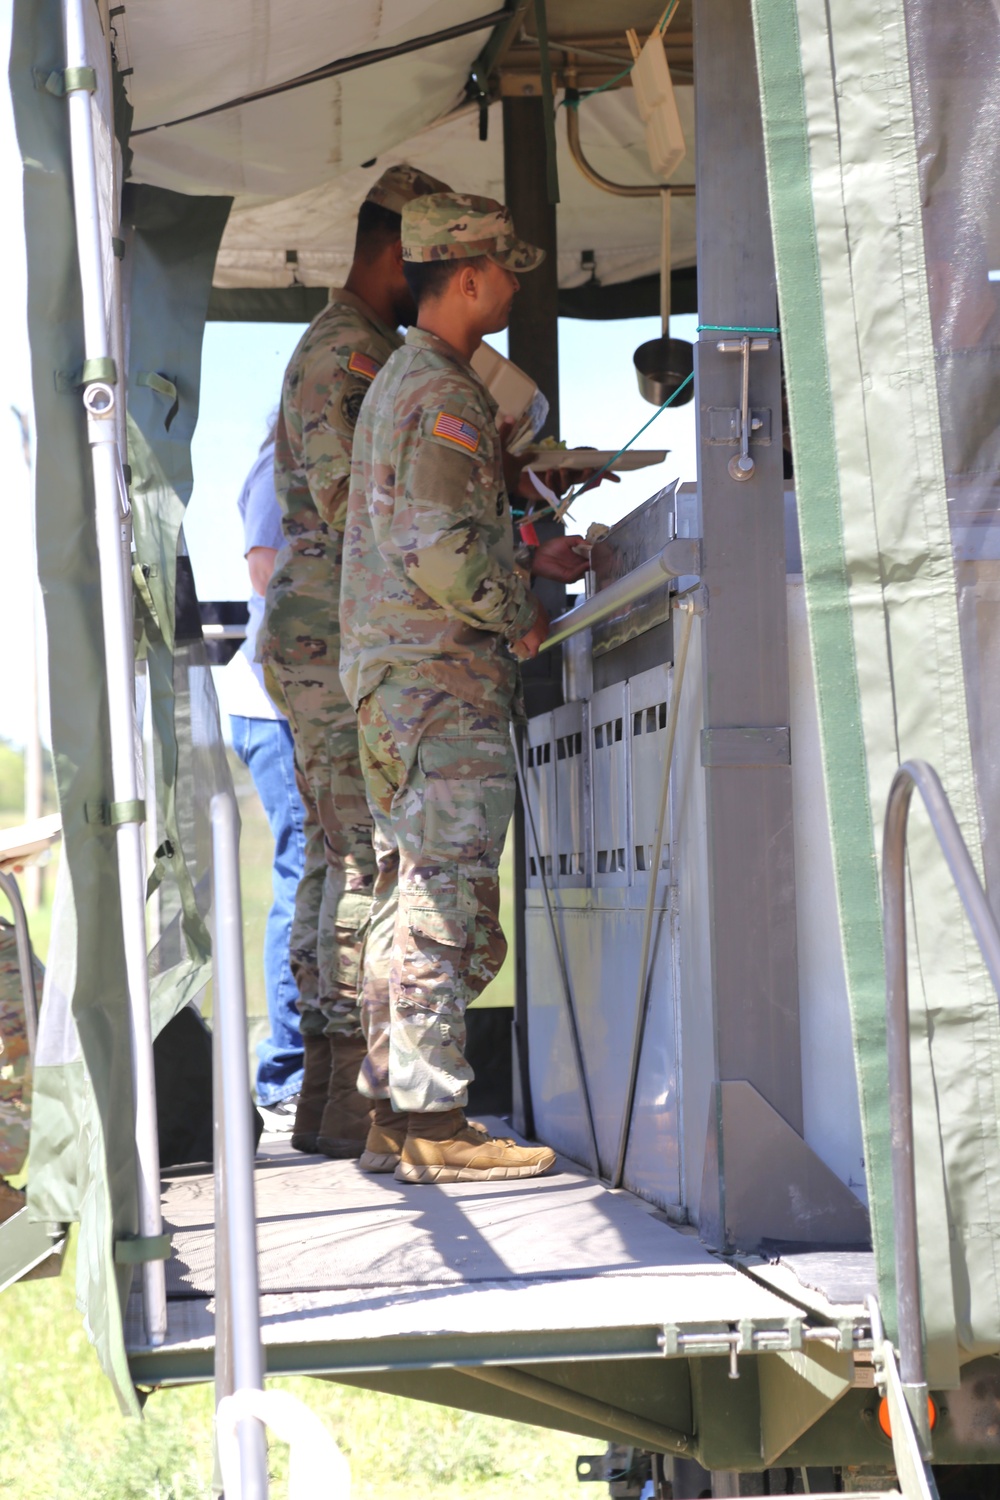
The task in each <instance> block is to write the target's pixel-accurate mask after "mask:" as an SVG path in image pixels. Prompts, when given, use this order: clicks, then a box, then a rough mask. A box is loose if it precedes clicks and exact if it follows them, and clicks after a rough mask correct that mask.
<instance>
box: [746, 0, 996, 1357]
mask: <svg viewBox="0 0 1000 1500" xmlns="http://www.w3.org/2000/svg"><path fill="white" fill-rule="evenodd" d="M988 8H989V7H983V9H984V10H986V9H988ZM924 9H926V8H925V7H922V6H921V5H920V4H917V3H913V4H909V5H904V4H903V3H902V0H880V3H877V4H875V5H870V6H865V5H857V4H853V3H847V4H843V5H839V6H836V7H834V8H833V9H832V10H831V9H830V7H828V6H826V5H824V4H823V3H822V0H815V3H814V0H755V5H754V13H755V25H756V39H757V61H758V68H759V72H760V82H761V94H762V103H763V115H764V130H765V143H766V152H767V164H768V184H769V193H770V204H771V214H772V222H773V232H774V242H775V251H776V261H777V275H778V289H779V303H780V309H781V324H782V334H783V344H784V352H785V360H786V369H787V374H788V388H789V408H790V417H791V432H792V440H793V447H794V454H795V474H796V490H797V496H798V507H799V523H800V527H801V536H802V555H803V565H804V576H805V588H806V599H807V607H808V612H809V627H810V638H811V645H812V653H813V659H814V664H815V670H816V681H817V692H818V699H819V711H820V722H821V733H822V740H823V755H824V773H825V780H826V792H827V799H828V804H829V812H830V824H831V830H832V838H833V848H834V861H835V867H836V873H837V888H838V900H839V906H840V921H841V931H842V938H843V949H844V957H845V967H846V972H847V979H848V989H849V994H850V1004H851V1013H852V1022H853V1029H854V1039H855V1051H856V1061H857V1071H858V1079H859V1088H860V1095H861V1102H862V1115H863V1126H864V1135H865V1147H866V1157H867V1162H866V1165H867V1173H868V1181H869V1190H870V1199H871V1208H872V1224H873V1232H874V1237H875V1246H876V1251H877V1257H878V1269H879V1287H880V1296H881V1301H882V1305H883V1310H884V1312H885V1314H886V1317H887V1321H888V1324H889V1326H890V1328H891V1327H892V1326H893V1323H894V1304H895V1296H894V1266H893V1233H892V1189H891V1177H890V1170H889V1159H888V1151H889V1130H888V1116H887V1086H886V1061H885V1034H884V1013H885V980H884V973H883V962H882V950H881V926H880V909H879V908H880V903H879V888H878V866H879V854H880V848H881V818H882V813H883V810H884V807H885V799H886V796H887V794H888V790H889V785H890V782H891V779H892V776H893V773H894V771H895V768H896V766H897V765H898V764H899V762H900V761H902V760H905V759H907V758H910V757H921V758H924V759H926V760H928V761H930V762H931V764H932V765H934V766H935V767H936V769H937V770H938V772H939V774H940V775H941V777H942V780H943V782H944V785H945V788H946V790H947V792H948V794H949V797H950V798H951V801H952V804H953V806H954V808H955V811H956V814H957V816H958V818H959V821H960V823H961V825H962V827H963V830H964V832H965V836H966V840H967V842H968V843H969V845H970V847H971V849H972V850H973V853H974V857H975V858H976V859H980V858H981V847H980V831H981V823H980V808H979V806H978V805H977V799H976V783H975V779H974V775H973V755H972V745H971V743H970V735H969V715H968V703H967V699H966V692H965V684H966V677H965V675H964V674H963V656H962V641H961V638H960V630H959V614H958V607H957V599H956V575H955V568H954V565H953V558H952V538H951V534H950V529H949V512H948V499H947V496H948V493H949V488H948V485H947V484H946V475H945V465H944V457H943V453H942V444H941V431H942V421H941V417H940V415H939V403H938V394H939V392H938V384H937V378H936V376H937V371H936V361H935V347H934V336H933V329H932V320H931V308H930V302H929V297H928V279H927V265H926V260H925V237H924V227H923V222H922V215H921V174H920V170H919V164H918V139H917V125H916V122H915V116H914V98H913V95H912V93H911V88H910V77H911V72H912V71H913V70H914V60H913V58H912V56H911V53H910V48H909V43H908V36H907V24H908V22H910V23H911V24H912V21H913V19H914V16H915V15H917V14H918V13H919V12H920V11H921V10H924ZM965 9H966V10H967V9H968V7H966V8H965ZM994 20H995V17H994ZM996 45H997V43H996V39H995V38H994V41H993V46H994V48H995V47H996ZM952 61H953V64H954V62H955V59H953V60H952ZM959 71H961V69H959ZM963 86H964V85H963V83H962V82H961V81H960V80H959V78H955V79H954V87H955V88H956V89H957V88H961V87H963ZM922 144H925V142H922ZM945 144H947V146H948V148H949V149H951V147H952V144H954V145H955V146H956V147H959V148H960V142H959V141H958V140H956V141H955V142H954V143H952V142H951V141H950V140H949V141H948V142H947V143H945V142H943V141H941V140H939V141H938V143H937V149H938V150H939V151H941V152H943V151H944V149H945ZM941 164H942V163H941V162H940V161H939V163H938V166H937V167H935V165H934V162H933V159H932V160H930V161H928V159H927V157H926V156H925V158H924V162H923V166H924V174H925V179H926V176H927V173H928V171H929V173H930V175H931V177H933V175H934V173H935V171H936V170H939V168H940V165H941ZM942 396H943V400H942V410H943V412H944V413H945V424H946V425H947V422H948V416H947V413H948V412H949V393H948V392H947V390H945V391H943V393H942ZM953 415H954V414H953ZM981 789H982V788H981ZM994 837H996V832H994ZM909 851H910V875H911V889H910V922H909V925H910V976H911V1011H912V1015H913V1042H914V1048H913V1066H914V1092H915V1134H916V1151H917V1169H918V1197H919V1226H920V1257H921V1268H922V1283H923V1307H924V1319H925V1325H926V1334H927V1345H928V1365H929V1369H928V1375H929V1379H930V1383H931V1384H932V1385H938V1386H950V1385H954V1384H956V1383H957V1380H958V1367H959V1363H960V1361H964V1360H965V1359H967V1358H969V1357H970V1356H971V1355H974V1354H980V1353H985V1352H992V1351H995V1350H996V1349H997V1348H1000V1301H998V1291H1000V1285H998V1278H997V1266H996V1244H995V1238H994V1236H995V1228H994V1227H993V1226H995V1225H996V1224H997V1212H998V1209H1000V1196H998V1195H1000V1149H998V1147H1000V1143H998V1139H997V1131H996V1117H997V1115H996V1111H997V1095H996V1082H995V1080H996V1078H997V1077H998V1076H1000V1067H998V1064H1000V1022H998V1017H997V1002H996V997H995V995H994V994H993V992H992V988H991V986H990V984H989V982H988V979H987V976H986V973H985V970H984V967H983V965H982V962H981V960H980V958H979V955H978V952H977V951H976V948H975V944H974V941H973V939H972V937H971V934H970V932H969V930H968V926H967V924H966V922H965V919H964V916H963V913H962V908H961V903H960V901H959V898H958V896H957V894H956V892H955V890H954V888H953V886H952V884H951V880H950V877H949V875H948V872H947V869H946V867H945V865H944V861H943V859H942V857H941V854H940V852H939V850H938V849H937V847H936V841H935V840H934V837H933V835H932V833H931V831H930V829H929V825H928V824H927V822H926V820H925V819H924V818H923V817H922V816H921V814H920V813H919V811H916V810H915V812H914V815H913V820H912V828H911V835H910V845H909Z"/></svg>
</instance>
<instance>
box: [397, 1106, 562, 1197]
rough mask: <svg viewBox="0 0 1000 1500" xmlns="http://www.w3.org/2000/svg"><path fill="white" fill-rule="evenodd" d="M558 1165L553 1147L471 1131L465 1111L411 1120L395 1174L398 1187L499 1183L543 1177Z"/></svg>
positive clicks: (478, 1129) (479, 1128) (477, 1128)
mask: <svg viewBox="0 0 1000 1500" xmlns="http://www.w3.org/2000/svg"><path fill="white" fill-rule="evenodd" d="M555 1159H556V1154H555V1152H554V1151H550V1150H549V1148H548V1146H518V1145H516V1144H515V1142H514V1141H508V1140H503V1139H499V1140H498V1139H495V1138H494V1137H493V1136H491V1135H488V1134H487V1132H486V1131H485V1130H484V1129H483V1127H482V1126H481V1125H472V1124H470V1123H469V1121H468V1120H467V1119H466V1118H465V1113H464V1111H463V1110H460V1109H449V1110H446V1111H441V1112H436V1113H433V1114H411V1115H410V1124H409V1128H408V1130H407V1132H406V1140H405V1141H404V1142H403V1150H402V1152H401V1154H400V1158H399V1166H398V1167H397V1168H396V1179H397V1181H399V1182H495V1181H499V1180H500V1179H502V1178H507V1177H540V1176H541V1175H542V1173H543V1172H547V1171H548V1170H549V1168H550V1167H551V1166H552V1164H553V1162H554V1161H555Z"/></svg>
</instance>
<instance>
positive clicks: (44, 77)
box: [34, 68, 97, 99]
mask: <svg viewBox="0 0 1000 1500" xmlns="http://www.w3.org/2000/svg"><path fill="white" fill-rule="evenodd" d="M34 77H35V84H36V86H37V87H38V88H43V89H44V90H45V92H46V93H47V94H54V95H55V97H56V98H57V99H65V97H66V95H67V94H74V93H78V92H79V91H80V90H81V89H82V90H84V91H85V92H86V93H88V94H96V92H97V74H96V73H95V71H94V69H93V68H64V69H59V68H56V69H55V70H54V71H53V72H51V73H45V74H43V73H42V71H41V69H40V68H36V69H35V70H34Z"/></svg>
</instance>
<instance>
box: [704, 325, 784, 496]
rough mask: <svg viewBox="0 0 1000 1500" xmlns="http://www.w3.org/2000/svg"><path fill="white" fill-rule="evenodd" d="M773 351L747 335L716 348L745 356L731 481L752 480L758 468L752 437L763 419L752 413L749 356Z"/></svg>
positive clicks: (724, 341)
mask: <svg viewBox="0 0 1000 1500" xmlns="http://www.w3.org/2000/svg"><path fill="white" fill-rule="evenodd" d="M770 347H771V340H770V339H757V338H750V337H749V336H748V335H747V334H744V335H743V337H742V338H739V339H720V340H719V342H718V344H717V345H716V348H717V349H718V351H719V353H720V354H739V355H741V356H742V362H743V363H742V372H741V380H740V419H739V420H740V428H739V433H738V434H737V436H738V438H739V444H740V451H739V453H737V454H736V455H735V456H734V457H733V458H731V459H730V460H729V473H730V475H731V477H732V478H733V479H737V480H740V481H742V480H745V479H752V478H753V473H754V469H755V468H756V467H757V466H756V464H755V463H754V461H753V459H752V458H751V456H750V434H751V432H752V431H754V430H755V429H756V428H758V427H759V426H760V425H761V419H760V418H759V417H755V416H753V415H752V413H751V411H750V356H751V354H763V353H764V352H765V351H766V350H768V349H770Z"/></svg>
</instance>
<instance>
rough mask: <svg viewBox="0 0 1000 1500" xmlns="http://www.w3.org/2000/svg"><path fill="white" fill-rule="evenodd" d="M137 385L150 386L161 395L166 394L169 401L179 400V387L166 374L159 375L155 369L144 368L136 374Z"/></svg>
mask: <svg viewBox="0 0 1000 1500" xmlns="http://www.w3.org/2000/svg"><path fill="white" fill-rule="evenodd" d="M135 383H136V385H144V386H148V388H149V389H150V390H151V391H156V393H157V395H159V396H166V398H167V400H168V401H176V400H177V387H176V386H175V385H174V382H173V381H172V380H168V379H167V377H166V375H157V373H156V371H155V370H143V371H141V373H140V374H139V375H137V376H136V380H135Z"/></svg>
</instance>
